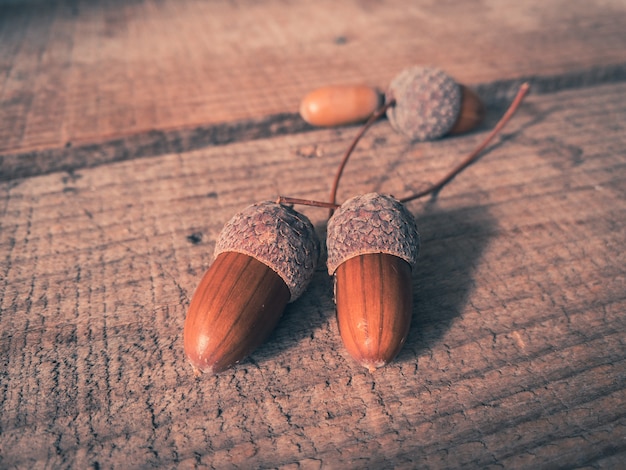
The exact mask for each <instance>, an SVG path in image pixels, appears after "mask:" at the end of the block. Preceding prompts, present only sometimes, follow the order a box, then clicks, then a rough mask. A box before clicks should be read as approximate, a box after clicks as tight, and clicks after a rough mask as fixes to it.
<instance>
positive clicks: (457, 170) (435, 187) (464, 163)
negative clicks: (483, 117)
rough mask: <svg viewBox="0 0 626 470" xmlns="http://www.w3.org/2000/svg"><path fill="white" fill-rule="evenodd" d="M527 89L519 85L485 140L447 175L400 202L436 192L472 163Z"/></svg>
mask: <svg viewBox="0 0 626 470" xmlns="http://www.w3.org/2000/svg"><path fill="white" fill-rule="evenodd" d="M529 90H530V84H529V83H528V82H525V83H523V84H522V85H521V86H520V88H519V91H518V92H517V95H516V96H515V99H514V100H513V101H512V102H511V105H510V106H509V108H508V109H507V111H506V112H505V113H504V115H503V116H502V117H501V118H500V121H498V123H497V124H496V126H495V127H494V128H493V129H492V130H491V132H490V133H489V135H488V136H487V137H486V138H485V140H483V142H482V143H481V144H480V145H479V146H478V147H476V149H474V151H473V152H471V153H470V154H469V155H468V156H467V157H465V158H464V159H463V161H461V163H459V164H458V165H457V166H456V167H454V168H453V169H452V170H451V171H450V172H449V173H448V174H447V175H445V176H444V177H443V178H442V179H441V180H439V182H437V183H435V184H433V185H432V186H431V187H429V188H428V189H425V190H424V191H420V192H418V193H415V194H413V195H411V196H407V197H405V198H402V199H400V202H402V203H406V202H409V201H413V200H415V199H419V198H421V197H424V196H427V195H428V194H432V193H436V192H437V191H439V190H440V189H441V188H443V187H444V186H445V185H446V184H448V183H449V182H450V181H452V179H454V177H455V176H456V175H458V174H459V173H461V172H462V171H463V170H464V169H465V168H467V167H468V166H469V165H471V164H472V163H474V162H475V161H476V160H477V159H478V157H479V156H480V154H481V152H482V151H483V150H484V149H485V147H486V146H487V145H488V144H489V142H491V140H492V139H493V138H494V137H495V136H496V135H498V133H500V131H502V129H503V128H504V126H506V125H507V124H508V122H509V121H510V120H511V118H512V117H513V115H514V114H515V112H516V111H517V109H518V108H519V107H520V105H521V104H522V100H523V99H524V97H525V96H526V94H527V93H528V91H529Z"/></svg>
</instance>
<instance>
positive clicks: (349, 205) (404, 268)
mask: <svg viewBox="0 0 626 470" xmlns="http://www.w3.org/2000/svg"><path fill="white" fill-rule="evenodd" d="M327 248H328V262H327V264H328V272H329V274H330V275H331V276H332V275H334V279H335V303H336V304H337V321H338V324H339V332H340V334H341V338H342V340H343V343H344V345H345V347H346V349H347V350H348V352H349V353H350V355H351V356H352V357H354V358H355V359H356V360H357V361H358V362H359V363H360V364H361V365H363V366H364V367H366V368H367V369H369V370H370V371H374V370H375V369H377V368H379V367H382V366H384V365H385V364H387V363H388V362H390V361H391V360H392V359H393V358H394V357H395V356H396V355H397V354H398V352H399V351H400V349H401V348H402V345H403V344H404V342H405V340H406V337H407V335H408V332H409V327H410V324H411V316H412V304H413V302H412V299H413V294H412V276H411V271H412V269H413V267H414V266H415V264H416V262H417V255H418V252H419V234H418V232H417V224H416V222H415V219H414V217H413V215H412V214H411V213H410V212H409V211H408V210H407V209H406V208H405V207H404V205H403V204H401V203H400V202H399V201H397V200H396V199H394V198H393V197H391V196H385V195H381V194H377V193H370V194H364V195H361V196H356V197H353V198H352V199H349V200H348V201H346V202H345V203H343V204H342V205H341V206H340V207H339V209H338V210H337V211H336V212H335V213H334V214H333V216H332V217H331V218H330V220H329V221H328V234H327Z"/></svg>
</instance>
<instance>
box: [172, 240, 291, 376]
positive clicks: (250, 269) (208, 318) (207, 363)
mask: <svg viewBox="0 0 626 470" xmlns="http://www.w3.org/2000/svg"><path fill="white" fill-rule="evenodd" d="M289 296H290V294H289V289H288V288H287V285H286V284H285V282H284V281H283V280H282V279H281V278H280V276H279V275H278V274H276V273H275V272H274V271H273V270H272V269H270V268H269V267H268V266H266V265H265V264H263V263H261V262H260V261H257V260H256V259H254V258H252V257H251V256H248V255H245V254H242V253H236V252H224V253H221V254H219V255H218V256H217V258H216V260H215V262H214V263H213V264H212V265H211V266H210V268H209V269H208V271H207V272H206V274H205V275H204V277H203V278H202V280H201V281H200V284H199V285H198V287H197V289H196V292H195V293H194V295H193V297H192V300H191V304H190V305H189V310H188V314H187V319H186V321H185V330H184V343H185V353H186V355H187V358H188V359H189V361H190V362H191V364H192V365H193V366H194V368H196V369H197V370H200V371H202V372H208V373H217V372H221V371H223V370H224V369H227V368H228V367H230V366H232V365H233V364H235V363H237V362H239V361H240V360H241V359H242V358H244V357H246V356H247V355H249V354H250V353H251V352H252V351H254V350H255V349H256V348H257V347H259V346H260V345H261V344H262V343H263V342H265V340H266V339H267V338H268V336H269V335H270V334H271V333H272V331H273V330H274V328H275V327H276V324H277V323H278V320H279V319H280V317H281V315H282V314H283V311H284V310H285V306H286V305H287V302H289Z"/></svg>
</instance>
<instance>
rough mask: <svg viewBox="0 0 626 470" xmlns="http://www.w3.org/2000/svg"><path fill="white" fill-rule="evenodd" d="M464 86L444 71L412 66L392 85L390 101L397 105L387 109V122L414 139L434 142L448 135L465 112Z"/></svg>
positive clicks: (390, 87) (389, 91) (389, 92)
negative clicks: (460, 115)
mask: <svg viewBox="0 0 626 470" xmlns="http://www.w3.org/2000/svg"><path fill="white" fill-rule="evenodd" d="M461 95H462V93H461V87H460V86H459V84H457V83H456V82H455V81H454V79H453V78H452V77H450V76H449V75H448V74H446V73H445V72H444V71H443V70H440V69H437V68H433V67H420V66H415V67H410V68H408V69H405V70H403V71H402V72H400V73H399V74H398V75H397V76H396V77H395V78H394V79H393V80H392V81H391V83H390V84H389V89H388V90H387V100H389V99H391V98H392V97H393V98H395V100H396V104H395V105H394V106H392V107H390V108H389V109H388V110H387V119H389V123H390V124H391V126H392V127H393V128H394V129H395V130H396V131H398V132H400V133H402V134H405V135H406V136H407V137H409V138H410V139H411V140H416V141H424V140H433V139H437V138H439V137H442V136H444V135H445V134H447V133H448V132H449V131H450V129H452V127H453V126H454V124H455V122H456V120H457V118H458V116H459V113H460V110H461Z"/></svg>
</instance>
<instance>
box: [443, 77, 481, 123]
mask: <svg viewBox="0 0 626 470" xmlns="http://www.w3.org/2000/svg"><path fill="white" fill-rule="evenodd" d="M483 119H485V106H484V105H483V103H482V101H481V100H480V98H479V97H478V95H477V94H476V93H475V92H474V91H473V90H472V89H470V88H468V87H466V86H465V85H461V109H460V111H459V115H458V117H457V118H456V121H455V123H454V125H453V126H452V129H450V130H449V131H448V135H456V134H464V133H465V132H469V131H471V130H472V129H475V128H476V127H478V125H479V124H480V123H481V122H483Z"/></svg>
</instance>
